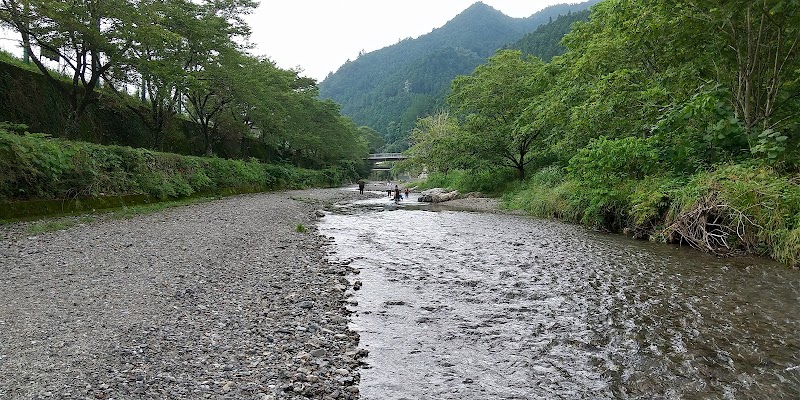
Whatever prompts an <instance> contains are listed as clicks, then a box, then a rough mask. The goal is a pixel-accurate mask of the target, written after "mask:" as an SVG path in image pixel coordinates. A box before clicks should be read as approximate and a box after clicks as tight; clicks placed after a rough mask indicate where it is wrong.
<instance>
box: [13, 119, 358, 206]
mask: <svg viewBox="0 0 800 400" xmlns="http://www.w3.org/2000/svg"><path fill="white" fill-rule="evenodd" d="M0 170H2V171H3V173H2V174H0V200H3V201H10V200H30V199H67V198H79V197H98V196H114V195H149V196H153V197H157V198H159V199H167V198H177V197H185V196H190V195H192V194H194V193H197V192H209V191H211V192H214V191H221V190H227V189H234V190H240V191H250V190H274V189H284V188H304V187H311V186H334V185H339V184H341V183H342V182H343V181H344V180H345V179H347V178H355V177H354V176H349V175H348V174H349V172H350V171H348V170H347V169H345V168H342V167H330V168H328V169H325V170H321V171H312V170H306V169H300V168H296V167H291V166H287V165H271V164H263V163H260V162H258V161H254V160H251V161H242V160H226V159H221V158H203V157H193V156H181V155H177V154H170V153H159V152H153V151H149V150H144V149H134V148H130V147H120V146H102V145H97V144H91V143H83V142H70V141H66V140H61V139H51V138H49V137H47V136H46V135H41V134H26V135H15V134H10V133H8V132H3V131H0Z"/></svg>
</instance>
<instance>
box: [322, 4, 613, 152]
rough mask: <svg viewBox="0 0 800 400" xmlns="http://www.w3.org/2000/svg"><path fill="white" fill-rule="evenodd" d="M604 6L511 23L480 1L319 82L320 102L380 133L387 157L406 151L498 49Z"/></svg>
mask: <svg viewBox="0 0 800 400" xmlns="http://www.w3.org/2000/svg"><path fill="white" fill-rule="evenodd" d="M599 1H600V0H592V1H588V2H584V3H579V4H559V5H554V6H550V7H547V8H545V9H543V10H541V11H539V12H537V13H535V14H533V15H531V16H530V17H528V18H512V17H509V16H507V15H505V14H503V13H501V12H500V11H498V10H496V9H494V8H492V7H490V6H488V5H486V4H484V3H481V2H478V3H475V4H473V5H471V6H470V7H469V8H467V9H466V10H464V11H462V12H461V13H460V14H458V15H457V16H456V17H455V18H453V19H451V20H450V21H448V22H447V23H446V24H445V25H444V26H442V27H440V28H437V29H434V30H432V31H431V32H430V33H428V34H425V35H422V36H420V37H418V38H416V39H411V38H407V39H404V40H401V41H400V42H398V43H396V44H394V45H391V46H388V47H384V48H382V49H380V50H375V51H372V52H369V53H366V54H362V55H360V56H359V57H358V58H357V59H356V60H353V61H348V62H346V63H345V64H344V65H342V66H341V67H340V68H339V70H337V71H336V72H335V73H332V74H330V75H328V77H327V78H325V80H323V81H322V82H321V83H320V84H319V90H320V97H322V98H327V99H331V100H333V101H335V102H337V103H339V104H340V105H341V106H342V114H344V115H346V116H348V117H350V118H351V119H352V120H353V121H354V122H355V123H356V124H357V125H364V126H369V127H371V128H372V129H374V130H376V131H378V132H379V133H381V134H382V135H383V137H384V139H385V140H386V143H388V144H387V146H386V148H385V150H387V151H401V150H404V149H405V148H406V147H407V143H406V141H405V139H406V138H407V137H408V133H409V132H410V131H411V129H412V128H413V127H414V124H415V123H416V120H417V118H419V117H423V116H426V115H428V114H430V113H431V112H433V111H434V110H436V109H437V108H441V107H443V106H444V105H445V97H446V94H447V92H448V90H449V88H450V82H451V81H452V80H453V79H454V78H455V77H456V76H458V75H467V74H470V73H471V72H472V71H473V70H474V69H475V67H477V66H478V65H481V64H483V63H484V62H486V59H487V58H488V57H489V56H491V55H492V54H494V52H495V51H497V50H498V49H501V48H503V47H504V46H506V45H509V44H510V43H514V42H516V41H518V40H520V38H522V37H523V36H524V35H525V34H526V33H529V32H533V31H534V30H535V29H536V28H537V27H539V26H540V25H542V24H546V23H548V22H550V21H551V20H552V19H554V18H558V16H559V15H566V14H571V13H574V12H578V11H581V10H585V9H587V8H588V7H589V6H591V5H592V4H595V3H597V2H599Z"/></svg>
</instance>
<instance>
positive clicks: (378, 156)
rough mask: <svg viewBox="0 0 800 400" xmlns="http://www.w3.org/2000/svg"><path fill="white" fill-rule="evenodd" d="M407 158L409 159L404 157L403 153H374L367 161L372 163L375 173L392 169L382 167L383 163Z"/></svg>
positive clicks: (385, 166)
mask: <svg viewBox="0 0 800 400" xmlns="http://www.w3.org/2000/svg"><path fill="white" fill-rule="evenodd" d="M407 158H408V157H406V156H405V155H403V153H373V154H370V155H369V157H368V158H367V161H369V162H371V163H372V170H373V171H388V170H390V169H391V168H389V166H387V165H381V164H382V163H384V162H386V161H400V160H405V159H407Z"/></svg>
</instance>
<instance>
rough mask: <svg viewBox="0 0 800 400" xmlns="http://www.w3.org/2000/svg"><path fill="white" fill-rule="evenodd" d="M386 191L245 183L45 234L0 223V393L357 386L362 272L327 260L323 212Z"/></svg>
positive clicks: (246, 393) (327, 392)
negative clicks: (258, 188)
mask: <svg viewBox="0 0 800 400" xmlns="http://www.w3.org/2000/svg"><path fill="white" fill-rule="evenodd" d="M373 195H374V194H364V195H359V194H358V193H357V191H355V190H347V191H344V190H339V189H317V190H307V191H291V192H281V193H267V194H256V195H246V196H236V197H229V198H225V199H220V200H215V201H211V202H208V203H202V204H196V205H191V206H183V207H177V208H172V209H168V210H166V211H163V212H159V213H157V214H151V215H142V216H137V217H134V218H131V219H123V220H115V219H110V218H102V217H101V218H98V219H97V220H96V221H95V222H91V223H87V224H83V225H77V226H74V227H72V228H69V229H67V230H63V231H58V232H51V233H44V234H38V235H35V236H34V235H31V234H28V233H25V232H26V231H25V226H26V225H25V224H12V225H5V226H0V399H51V398H52V399H203V398H213V399H260V400H264V399H294V398H314V399H355V398H358V397H359V393H358V383H359V365H360V363H361V361H360V360H361V359H362V358H363V357H364V356H365V355H366V354H365V352H364V351H363V350H361V351H359V349H358V334H357V333H355V332H352V331H350V330H349V329H348V311H347V309H346V305H347V297H348V295H349V292H348V290H349V289H350V288H349V286H350V284H349V283H348V280H347V279H346V277H347V275H348V274H350V273H351V272H352V271H351V268H350V267H349V266H348V265H346V263H342V264H332V263H330V262H327V261H326V259H325V246H326V245H328V244H329V243H328V242H327V240H326V239H325V238H323V237H321V236H319V235H318V234H317V233H316V229H315V220H316V219H318V218H320V213H319V212H318V210H320V209H322V208H323V207H324V206H325V205H326V204H331V203H333V202H336V201H342V200H352V199H358V198H367V197H370V196H373ZM300 224H302V225H303V226H304V227H306V228H307V231H306V232H298V229H297V228H298V225H300ZM300 230H302V229H300Z"/></svg>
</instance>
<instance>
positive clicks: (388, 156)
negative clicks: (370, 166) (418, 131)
mask: <svg viewBox="0 0 800 400" xmlns="http://www.w3.org/2000/svg"><path fill="white" fill-rule="evenodd" d="M407 158H408V157H407V156H406V155H404V154H403V153H374V154H370V155H369V157H368V158H367V160H369V161H372V162H381V161H400V160H405V159H407Z"/></svg>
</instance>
